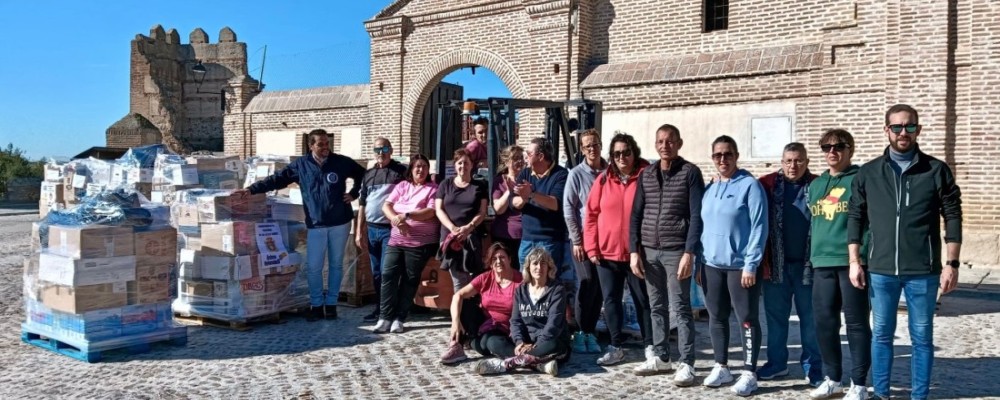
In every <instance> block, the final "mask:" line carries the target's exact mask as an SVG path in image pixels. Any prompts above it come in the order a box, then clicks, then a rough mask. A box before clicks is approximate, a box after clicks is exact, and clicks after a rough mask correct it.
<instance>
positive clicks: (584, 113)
mask: <svg viewBox="0 0 1000 400" xmlns="http://www.w3.org/2000/svg"><path fill="white" fill-rule="evenodd" d="M472 104H475V106H474V107H473V106H472ZM573 108H575V111H576V115H575V120H576V124H575V125H576V126H574V127H573V128H571V127H570V126H571V124H573V121H571V120H570V119H569V118H567V111H568V110H571V109H573ZM522 109H544V110H545V131H544V138H545V139H546V140H548V141H549V143H552V148H553V150H554V154H553V159H554V161H555V162H558V161H559V151H560V146H559V143H560V139H562V140H561V142H562V147H563V151H565V152H566V165H565V167H567V168H572V167H574V166H576V165H577V164H578V163H579V162H580V149H579V145H578V143H577V138H576V132H577V131H578V130H586V129H591V128H596V129H600V125H601V103H599V102H596V101H590V100H571V101H547V100H526V99H511V98H498V97H490V98H488V99H469V100H466V101H465V102H464V103H461V102H458V101H452V102H448V103H441V104H438V110H437V111H438V113H437V119H438V124H437V132H436V137H435V138H436V143H435V147H434V149H435V157H437V170H436V171H435V172H436V181H437V182H438V183H440V182H441V181H442V180H443V179H444V176H445V170H446V169H445V163H446V162H445V160H446V159H447V158H448V157H447V155H445V154H443V153H444V140H442V139H444V138H443V136H442V135H443V134H444V132H445V131H447V129H445V127H444V125H443V124H444V123H447V121H451V120H452V119H451V118H449V117H450V116H451V115H452V114H450V113H453V112H462V114H463V117H473V118H475V117H478V116H480V115H481V114H480V113H482V112H483V111H485V112H486V113H487V115H488V117H487V118H488V120H489V129H488V130H487V134H486V154H487V174H486V176H485V177H484V178H485V179H486V181H487V184H488V185H489V186H487V187H488V188H489V189H490V190H492V188H493V183H494V182H493V181H494V179H495V178H496V175H497V172H498V171H499V170H500V167H501V166H500V165H498V164H499V154H500V151H501V150H502V149H504V148H505V147H507V146H509V145H512V144H515V143H517V137H516V136H515V128H516V126H517V119H516V117H517V111H518V110H522ZM477 111H478V112H477ZM446 113H449V114H448V115H447V116H446V115H445V114H446ZM577 128H578V130H577ZM571 129H573V130H572V131H571ZM489 201H490V205H491V206H490V207H488V213H489V215H490V216H492V215H493V207H492V203H493V199H492V196H489Z"/></svg>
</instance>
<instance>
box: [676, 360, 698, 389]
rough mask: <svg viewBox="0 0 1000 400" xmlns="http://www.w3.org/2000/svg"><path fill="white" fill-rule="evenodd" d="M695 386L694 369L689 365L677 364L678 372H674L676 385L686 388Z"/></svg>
mask: <svg viewBox="0 0 1000 400" xmlns="http://www.w3.org/2000/svg"><path fill="white" fill-rule="evenodd" d="M693 384H694V368H693V367H691V366H690V365H688V364H687V363H683V362H682V363H677V372H674V385H677V386H680V387H685V386H691V385H693Z"/></svg>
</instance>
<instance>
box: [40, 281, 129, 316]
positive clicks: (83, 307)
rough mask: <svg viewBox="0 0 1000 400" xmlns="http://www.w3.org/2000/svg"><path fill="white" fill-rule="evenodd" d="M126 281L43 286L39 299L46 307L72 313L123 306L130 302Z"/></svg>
mask: <svg viewBox="0 0 1000 400" xmlns="http://www.w3.org/2000/svg"><path fill="white" fill-rule="evenodd" d="M127 289H128V288H127V284H126V283H125V282H115V283H102V284H98V285H84V286H76V287H69V286H60V285H48V286H43V287H42V288H41V290H40V292H39V299H40V300H41V301H42V304H44V305H45V306H46V307H49V308H51V309H53V310H56V311H62V312H67V313H70V314H83V313H85V312H88V311H94V310H103V309H107V308H115V307H121V306H124V305H126V304H128V293H127Z"/></svg>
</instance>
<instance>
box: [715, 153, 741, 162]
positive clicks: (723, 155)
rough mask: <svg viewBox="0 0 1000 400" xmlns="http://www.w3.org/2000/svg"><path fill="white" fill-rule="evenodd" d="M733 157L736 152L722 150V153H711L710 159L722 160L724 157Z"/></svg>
mask: <svg viewBox="0 0 1000 400" xmlns="http://www.w3.org/2000/svg"><path fill="white" fill-rule="evenodd" d="M733 157H736V153H733V152H731V151H727V152H724V153H712V159H713V160H715V161H719V160H722V159H724V158H733Z"/></svg>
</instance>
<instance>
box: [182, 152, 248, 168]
mask: <svg viewBox="0 0 1000 400" xmlns="http://www.w3.org/2000/svg"><path fill="white" fill-rule="evenodd" d="M186 161H187V163H188V164H189V165H195V166H196V167H197V168H198V172H208V171H233V172H239V171H240V167H239V164H242V163H243V161H241V160H240V158H239V157H238V156H229V157H199V156H191V157H188V158H186Z"/></svg>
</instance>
